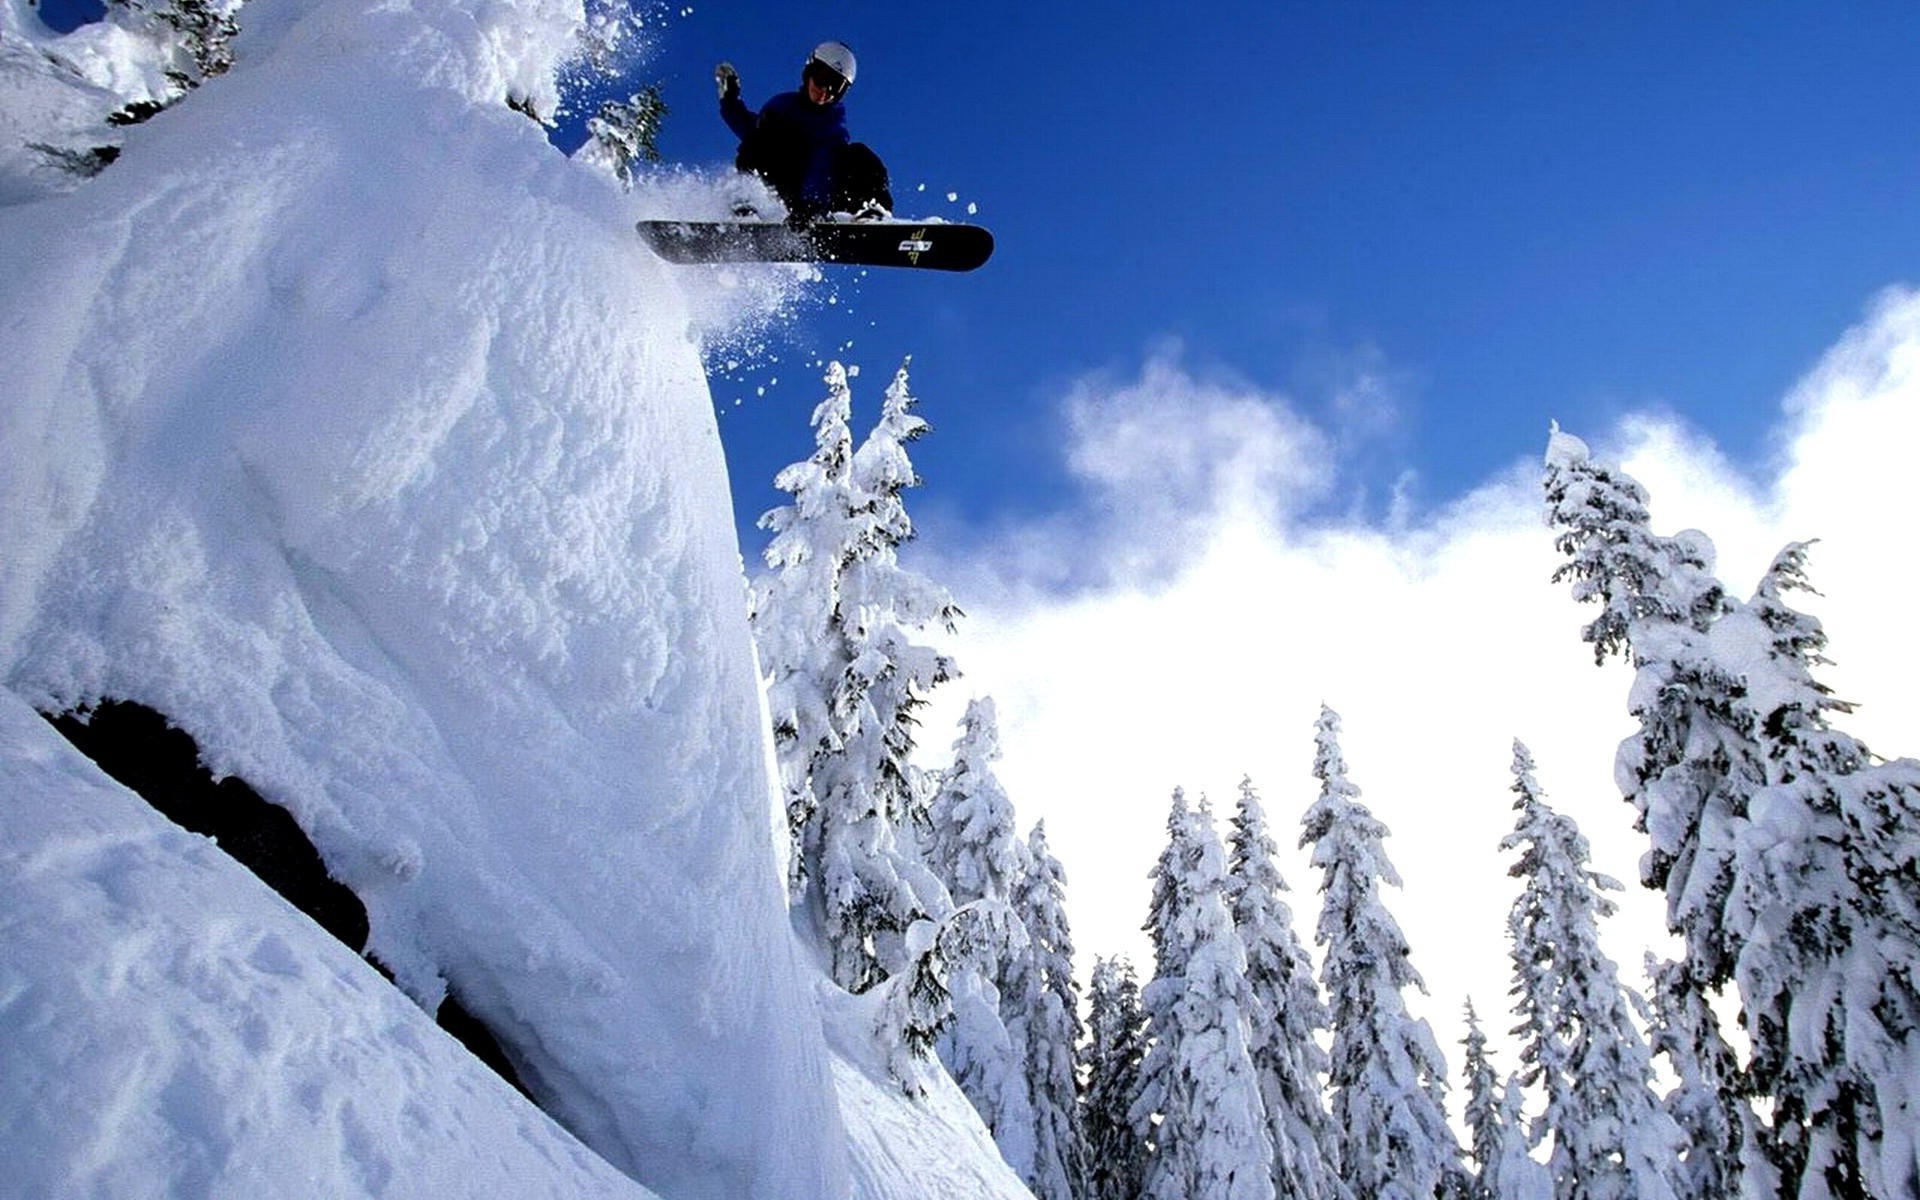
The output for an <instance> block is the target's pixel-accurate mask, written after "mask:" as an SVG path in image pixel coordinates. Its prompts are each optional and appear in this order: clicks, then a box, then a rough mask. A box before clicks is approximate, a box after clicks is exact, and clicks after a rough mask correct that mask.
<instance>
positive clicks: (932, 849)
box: [924, 697, 1036, 1174]
mask: <svg viewBox="0 0 1920 1200" xmlns="http://www.w3.org/2000/svg"><path fill="white" fill-rule="evenodd" d="M999 757H1000V731H999V721H998V718H997V716H996V712H995V708H994V703H993V700H992V698H991V697H980V698H977V699H974V700H972V701H970V702H969V703H968V704H967V709H966V713H965V714H964V715H963V716H962V717H961V719H960V736H959V738H958V739H957V740H956V741H955V742H954V744H953V763H952V765H951V766H949V767H947V768H946V769H945V770H944V771H943V772H941V775H940V786H939V789H938V790H937V791H936V792H935V793H934V795H933V799H932V800H931V802H930V803H929V804H928V807H927V826H928V830H927V834H926V838H925V845H924V853H925V856H926V859H927V861H928V863H929V865H930V866H931V867H932V869H933V871H934V873H935V874H936V875H938V876H939V877H940V880H941V882H942V883H944V884H945V886H946V889H947V892H948V894H949V895H950V896H951V897H952V899H953V903H954V904H956V905H960V906H969V905H971V906H979V907H982V908H985V907H997V908H999V909H1002V910H1004V911H1005V912H1006V913H1007V914H1008V917H1007V919H1008V920H1010V921H1012V922H1014V923H1016V924H1018V923H1019V915H1018V914H1017V913H1016V912H1014V909H1013V902H1014V891H1015V888H1016V886H1017V884H1018V883H1019V881H1020V878H1021V874H1022V871H1023V862H1022V860H1023V859H1024V857H1025V853H1026V848H1025V847H1024V846H1023V845H1022V844H1021V842H1020V836H1019V834H1018V833H1017V832H1016V830H1015V828H1014V813H1013V804H1012V802H1011V801H1009V800H1008V799H1007V794H1006V791H1005V789H1003V788H1002V787H1001V786H1000V781H999V779H998V778H996V777H995V775H994V773H993V763H994V761H995V760H997V759H998V758H999ZM1020 939H1021V940H1022V941H1023V943H1030V939H1028V938H1027V936H1026V928H1025V926H1024V925H1020ZM1014 967H1015V958H1014V957H1013V956H1011V955H994V954H987V955H982V956H980V957H979V958H977V959H976V960H975V961H974V962H973V963H972V964H971V965H969V966H968V967H966V968H964V969H962V970H958V971H956V972H955V973H954V976H953V1012H954V1019H953V1022H952V1023H951V1024H950V1025H949V1026H947V1028H946V1029H945V1031H944V1032H942V1034H941V1035H940V1040H939V1052H940V1061H941V1062H943V1063H945V1064H946V1066H947V1070H948V1071H949V1072H951V1073H952V1075H953V1077H954V1080H955V1081H956V1082H958V1083H959V1085H960V1090H961V1091H962V1092H964V1093H966V1096H967V1099H968V1100H970V1101H972V1102H973V1107H974V1110H975V1111H976V1112H978V1113H979V1114H980V1119H981V1120H982V1121H984V1122H985V1123H986V1126H987V1130H988V1132H990V1133H992V1134H993V1137H994V1142H995V1144H996V1145H998V1146H999V1147H1000V1153H1001V1155H1002V1157H1004V1158H1005V1159H1006V1160H1007V1163H1008V1165H1010V1166H1012V1167H1013V1168H1014V1169H1015V1170H1016V1171H1019V1172H1021V1173H1022V1174H1026V1173H1028V1172H1030V1171H1031V1170H1033V1168H1034V1164H1035V1151H1036V1144H1035V1140H1034V1128H1035V1124H1034V1123H1035V1113H1034V1102H1033V1096H1032V1092H1031V1089H1030V1088H1029V1086H1028V1079H1027V1054H1026V1047H1025V1045H1024V1042H1023V1041H1022V1040H1019V1039H1016V1037H1015V1036H1014V1031H1011V1030H1009V1029H1008V1027H1007V1020H1006V1015H1005V1014H1006V1012H1007V1010H1008V1006H1009V1002H1010V1000H1011V997H1008V996H1003V994H1002V991H1003V989H1009V988H1012V987H1013V986H1014V984H1013V975H1014ZM1022 990H1023V989H1022ZM1019 1032H1020V1033H1021V1035H1022V1038H1024V1034H1025V1028H1024V1026H1023V1027H1022V1028H1021V1030H1020V1031H1019Z"/></svg>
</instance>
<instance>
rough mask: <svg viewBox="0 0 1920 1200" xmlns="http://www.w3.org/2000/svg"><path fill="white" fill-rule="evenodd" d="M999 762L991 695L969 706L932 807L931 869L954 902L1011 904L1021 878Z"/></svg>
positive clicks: (928, 853)
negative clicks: (996, 765)
mask: <svg viewBox="0 0 1920 1200" xmlns="http://www.w3.org/2000/svg"><path fill="white" fill-rule="evenodd" d="M999 758H1000V721H999V715H998V711H997V710H996V708H995V707H994V703H993V698H992V697H991V696H984V697H980V698H978V699H975V700H970V701H968V703H967V709H966V713H965V714H964V715H963V716H962V717H961V718H960V736H959V737H958V738H957V739H956V740H955V741H954V743H953V764H952V765H951V766H950V767H948V768H947V769H946V770H945V771H943V772H941V775H940V786H939V788H938V790H936V791H935V792H934V794H933V799H932V801H931V802H930V803H929V804H928V807H927V822H928V833H927V837H926V844H925V851H926V859H927V863H928V865H929V866H931V867H932V868H933V871H934V873H935V874H936V875H938V876H939V877H940V880H941V882H943V883H944V884H946V886H947V891H948V892H949V893H951V894H952V896H953V899H954V903H956V904H970V903H972V902H973V901H975V900H979V899H982V898H992V899H995V900H1001V901H1006V900H1010V899H1011V898H1012V896H1013V891H1014V884H1015V881H1016V880H1017V879H1018V877H1019V874H1020V852H1021V847H1020V837H1019V834H1018V833H1017V832H1016V831H1015V829H1014V814H1013V802H1012V801H1011V800H1009V799H1008V798H1007V793H1006V789H1005V788H1003V787H1002V786H1001V784H1000V780H999V778H998V777H997V776H995V774H994V771H993V764H994V763H995V762H997V761H998V760H999Z"/></svg>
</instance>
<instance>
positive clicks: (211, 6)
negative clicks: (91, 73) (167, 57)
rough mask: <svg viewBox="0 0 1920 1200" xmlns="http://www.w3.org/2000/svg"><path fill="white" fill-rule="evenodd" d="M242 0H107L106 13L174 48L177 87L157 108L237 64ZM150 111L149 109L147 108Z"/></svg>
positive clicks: (170, 70) (170, 74)
mask: <svg viewBox="0 0 1920 1200" xmlns="http://www.w3.org/2000/svg"><path fill="white" fill-rule="evenodd" d="M242 2H243V0H109V3H108V5H107V19H108V20H110V21H112V22H114V23H115V24H117V25H120V26H122V27H123V28H126V29H128V30H131V31H133V32H135V33H136V34H139V35H142V36H145V37H147V38H150V39H152V40H153V41H154V42H155V43H157V44H159V45H161V46H163V47H166V48H167V49H168V50H169V51H170V52H171V58H172V62H171V63H170V64H169V66H168V67H167V71H166V74H167V78H168V79H169V80H171V81H172V82H173V85H174V88H175V89H176V90H175V92H174V93H173V95H172V96H169V97H165V98H163V99H161V100H160V101H159V103H158V104H156V106H155V108H156V110H157V108H158V107H159V106H161V105H164V104H166V103H171V102H172V101H173V100H174V99H177V98H178V97H179V96H181V95H184V94H185V93H187V92H189V91H191V90H192V89H194V88H196V87H199V86H200V85H201V84H202V83H205V82H206V81H207V80H209V79H212V78H213V77H214V76H216V75H224V74H225V73H226V72H227V71H228V70H229V69H230V68H232V66H233V39H234V38H235V37H236V36H237V35H238V34H239V32H240V8H241V5H242ZM149 115H151V114H149Z"/></svg>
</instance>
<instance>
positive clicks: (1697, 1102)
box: [1646, 954, 1753, 1200]
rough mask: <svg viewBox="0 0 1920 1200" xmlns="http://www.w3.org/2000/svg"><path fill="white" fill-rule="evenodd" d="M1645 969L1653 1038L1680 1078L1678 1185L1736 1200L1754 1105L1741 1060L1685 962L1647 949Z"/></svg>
mask: <svg viewBox="0 0 1920 1200" xmlns="http://www.w3.org/2000/svg"><path fill="white" fill-rule="evenodd" d="M1646 968H1647V978H1648V979H1649V980H1650V981H1651V984H1652V996H1651V1001H1652V1003H1651V1008H1652V1028H1651V1031H1650V1035H1649V1038H1648V1041H1649V1044H1650V1048H1651V1049H1652V1051H1653V1052H1654V1054H1656V1055H1659V1056H1662V1057H1664V1058H1665V1059H1666V1060H1667V1066H1668V1068H1669V1073H1670V1074H1671V1075H1672V1076H1673V1078H1674V1080H1675V1084H1674V1088H1673V1091H1671V1092H1669V1093H1668V1095H1667V1098H1666V1105H1667V1113H1668V1115H1670V1116H1671V1117H1672V1118H1673V1120H1674V1123H1675V1124H1676V1125H1678V1126H1679V1127H1680V1131H1681V1133H1682V1134H1683V1135H1685V1137H1686V1150H1685V1152H1684V1153H1683V1154H1682V1155H1681V1160H1680V1173H1679V1176H1678V1182H1677V1190H1678V1191H1679V1193H1680V1196H1681V1200H1734V1197H1736V1196H1738V1195H1739V1194H1740V1156H1741V1148H1742V1147H1743V1146H1744V1145H1745V1144H1746V1141H1747V1138H1748V1137H1749V1136H1750V1132H1749V1128H1748V1127H1749V1126H1750V1125H1752V1124H1753V1109H1752V1108H1751V1107H1750V1106H1748V1105H1746V1104H1744V1103H1740V1102H1738V1100H1737V1097H1738V1095H1739V1092H1740V1089H1741V1088H1742V1087H1743V1086H1744V1085H1743V1083H1742V1080H1741V1073H1740V1061H1739V1058H1738V1056H1737V1055H1735V1054H1734V1052H1733V1048H1732V1047H1731V1046H1729V1045H1728V1044H1727V1039H1726V1036H1725V1035H1724V1034H1723V1033H1722V1032H1721V1029H1720V1021H1719V1018H1718V1017H1716V1016H1715V1015H1714V1013H1713V1010H1712V1009H1711V1008H1710V1007H1709V1006H1708V1003H1707V997H1706V993H1705V991H1704V990H1703V989H1702V988H1701V986H1700V983H1699V981H1698V980H1697V979H1695V978H1694V977H1693V974H1692V972H1691V971H1690V970H1689V969H1688V967H1687V964H1686V962H1685V961H1684V960H1682V961H1673V962H1665V963H1662V962H1657V961H1656V960H1655V959H1654V957H1653V955H1651V954H1648V955H1647V960H1646Z"/></svg>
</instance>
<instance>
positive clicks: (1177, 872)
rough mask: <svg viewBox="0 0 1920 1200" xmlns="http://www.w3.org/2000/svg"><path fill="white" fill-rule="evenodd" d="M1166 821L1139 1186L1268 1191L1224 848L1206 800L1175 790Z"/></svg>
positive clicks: (1266, 1143)
mask: <svg viewBox="0 0 1920 1200" xmlns="http://www.w3.org/2000/svg"><path fill="white" fill-rule="evenodd" d="M1168 825H1169V829H1170V831H1172V832H1173V837H1172V838H1171V839H1170V841H1169V847H1168V853H1167V854H1165V855H1163V857H1162V859H1161V863H1160V865H1159V866H1158V867H1156V868H1155V871H1156V874H1157V875H1158V876H1159V882H1160V884H1161V885H1162V886H1161V887H1159V888H1156V902H1157V903H1156V908H1155V912H1154V921H1153V932H1154V935H1155V945H1156V949H1157V951H1158V953H1157V954H1156V957H1157V958H1158V960H1159V962H1160V971H1159V972H1158V973H1157V974H1156V975H1155V977H1154V980H1153V982H1152V983H1150V984H1148V985H1147V991H1146V997H1145V1000H1146V1004H1145V1007H1146V1012H1147V1019H1148V1031H1149V1036H1150V1038H1151V1043H1150V1046H1149V1049H1148V1051H1147V1057H1146V1062H1145V1064H1144V1065H1143V1071H1142V1073H1143V1075H1144V1076H1145V1077H1146V1079H1147V1081H1148V1085H1147V1088H1146V1089H1145V1092H1144V1093H1143V1096H1142V1101H1143V1102H1144V1103H1146V1104H1150V1105H1151V1112H1150V1113H1148V1112H1143V1106H1142V1104H1136V1106H1135V1113H1134V1115H1135V1124H1136V1128H1138V1127H1140V1126H1141V1125H1143V1124H1150V1123H1151V1120H1152V1117H1153V1116H1157V1117H1158V1125H1157V1127H1156V1128H1155V1131H1154V1145H1153V1149H1152V1153H1151V1155H1150V1157H1149V1159H1148V1161H1147V1170H1146V1183H1145V1187H1144V1189H1143V1191H1142V1192H1141V1196H1142V1197H1143V1200H1188V1198H1190V1197H1198V1196H1205V1197H1209V1198H1210V1200H1273V1196H1274V1191H1273V1175H1272V1172H1273V1139H1272V1137H1271V1135H1269V1134H1268V1132H1267V1121H1266V1113H1265V1111H1264V1110H1263V1108H1262V1106H1261V1102H1260V1083H1259V1079H1258V1078H1257V1077H1256V1075H1255V1073H1254V1069H1253V1051H1252V1045H1251V1036H1252V1032H1251V1026H1252V1020H1253V1016H1254V1013H1255V1011H1256V1009H1257V1006H1258V1002H1257V1001H1256V1000H1255V999H1254V997H1253V991H1252V989H1251V988H1250V987H1249V986H1248V984H1247V979H1246V970H1247V960H1246V954H1245V952H1244V951H1243V950H1242V949H1241V946H1240V937H1239V934H1238V933H1237V932H1236V931H1235V930H1234V927H1233V914H1232V913H1231V912H1229V911H1228V909H1227V899H1226V851H1225V848H1224V847H1223V846H1222V845H1221V843H1220V835H1219V834H1218V833H1217V832H1216V831H1215V829H1214V826H1213V814H1212V813H1211V812H1210V811H1209V810H1208V809H1207V807H1206V805H1205V802H1204V801H1203V802H1202V804H1201V807H1200V809H1199V810H1198V811H1192V810H1189V809H1188V808H1187V806H1186V800H1185V797H1184V796H1183V795H1182V794H1181V793H1179V792H1176V793H1175V794H1174V805H1173V814H1172V817H1171V818H1170V819H1169V821H1168ZM1173 965H1177V966H1178V968H1179V972H1178V973H1177V974H1172V973H1169V972H1168V967H1169V966H1173ZM1143 1118H1145V1119H1144V1120H1143Z"/></svg>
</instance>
